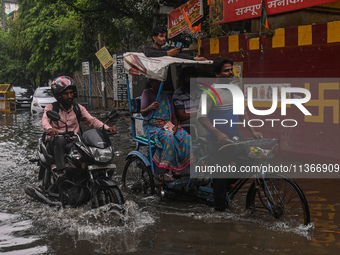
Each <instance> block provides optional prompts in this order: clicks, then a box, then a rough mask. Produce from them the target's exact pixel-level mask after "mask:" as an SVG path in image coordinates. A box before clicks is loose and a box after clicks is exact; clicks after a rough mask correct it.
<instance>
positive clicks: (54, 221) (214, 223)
mask: <svg viewBox="0 0 340 255" xmlns="http://www.w3.org/2000/svg"><path fill="white" fill-rule="evenodd" d="M109 125H115V126H117V128H118V130H119V132H120V133H119V134H118V135H115V136H113V137H112V141H113V143H114V146H115V150H116V151H121V152H122V154H123V155H120V156H119V157H115V163H116V165H117V172H116V173H115V179H116V180H117V181H118V182H120V179H121V173H122V170H123V167H124V164H125V161H124V160H125V157H126V155H127V153H128V152H129V151H131V150H133V149H134V147H135V144H134V143H133V142H132V141H131V137H130V132H131V129H130V121H129V119H128V118H125V117H123V118H119V119H117V120H115V121H113V122H111V123H109ZM41 134H42V131H41V128H40V117H39V118H35V117H32V116H30V114H29V112H19V113H18V114H17V116H16V117H15V115H7V116H6V117H5V116H3V115H0V156H1V157H0V166H1V167H0V170H1V171H0V175H1V176H0V186H1V189H0V253H4V254H85V255H86V254H224V253H228V254H237V255H239V254H287V253H292V254H298V253H300V254H324V253H331V254H332V253H333V254H335V253H336V251H337V250H338V247H339V243H340V238H339V236H338V235H337V234H336V232H337V231H340V229H339V222H340V219H339V216H338V214H337V210H339V209H340V208H339V207H340V203H338V202H334V201H337V199H338V198H337V196H335V195H336V194H337V192H334V190H336V187H338V185H337V182H336V181H337V180H333V182H332V181H330V183H328V184H327V186H329V187H333V188H330V190H328V191H326V192H320V191H319V188H322V187H323V186H322V185H320V187H319V186H316V185H315V180H312V181H308V182H302V183H301V184H300V185H301V187H302V188H303V190H305V191H306V195H307V199H310V204H311V208H312V220H313V221H314V223H315V229H314V230H313V227H312V225H311V226H308V227H301V228H297V229H292V228H289V227H288V226H287V225H285V224H284V223H278V222H275V220H273V219H272V218H270V219H268V217H267V218H266V217H263V218H260V217H251V216H249V215H248V214H246V213H244V211H243V209H242V208H237V207H232V208H230V209H228V210H227V211H226V212H223V213H216V212H214V210H213V209H212V208H210V207H208V206H207V205H206V204H199V203H197V202H192V201H191V200H188V199H184V198H183V197H182V196H181V195H180V197H178V198H181V199H167V200H165V201H160V199H159V197H157V196H156V197H151V198H145V199H139V200H136V199H135V198H132V197H129V196H128V194H124V195H125V197H126V200H127V202H126V204H125V205H124V206H125V213H124V214H120V213H118V211H119V210H117V208H116V206H115V205H107V206H105V207H102V208H98V209H95V210H91V209H90V206H83V207H81V208H66V209H59V210H58V209H57V208H50V207H48V206H47V205H45V204H40V203H39V202H36V201H33V200H32V199H31V198H29V197H28V196H27V195H26V194H25V193H24V191H23V187H24V186H25V185H26V184H30V185H32V186H38V185H39V182H38V181H37V174H38V167H37V166H36V164H33V163H30V162H29V159H32V158H35V157H36V152H35V149H36V146H37V139H38V138H39V137H40V136H41ZM313 182H314V183H313ZM319 183H320V182H319ZM338 191H339V190H338ZM315 192H319V193H315ZM332 196H333V197H332ZM325 197H327V199H328V200H327V199H326V198H325ZM320 227H321V228H322V230H324V231H326V230H327V231H333V232H332V233H330V232H327V233H326V232H320V231H319V229H320ZM312 234H313V236H312ZM323 237H324V239H322V238H323ZM332 237H333V238H332ZM318 238H319V239H318Z"/></svg>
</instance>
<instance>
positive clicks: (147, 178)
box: [122, 53, 310, 225]
mask: <svg viewBox="0 0 340 255" xmlns="http://www.w3.org/2000/svg"><path fill="white" fill-rule="evenodd" d="M187 65H194V66H195V67H196V68H197V71H198V73H199V75H202V76H204V75H205V76H207V77H209V76H210V77H211V74H212V73H213V72H212V67H211V66H212V65H211V62H210V61H203V62H202V61H201V62H197V61H192V60H185V59H179V58H173V57H160V58H147V57H145V56H144V54H142V53H125V54H124V67H125V70H126V71H127V72H126V75H127V76H128V73H129V74H132V75H137V76H143V77H145V78H150V79H156V80H159V81H161V85H160V89H159V92H158V96H157V99H156V101H157V100H158V99H159V96H160V93H161V91H162V90H164V89H165V90H172V91H174V90H175V89H176V88H177V87H176V86H177V84H176V81H177V80H176V78H177V73H178V71H179V70H180V68H181V67H183V66H187ZM127 95H128V101H129V110H130V113H131V129H132V140H133V141H134V142H136V148H135V150H133V151H131V152H130V153H129V154H128V156H127V157H126V164H125V167H124V170H123V174H122V184H123V187H122V189H123V191H126V192H128V193H130V194H131V195H134V196H136V198H138V197H139V198H140V197H148V196H153V195H154V194H156V193H158V194H159V195H160V197H161V198H163V197H165V196H166V194H167V193H168V192H172V191H177V192H183V193H186V194H191V195H194V196H195V197H197V198H199V199H202V200H203V201H205V202H207V203H208V204H212V203H213V189H212V178H211V176H212V175H211V174H210V173H209V171H207V172H203V173H202V172H196V171H193V169H195V166H199V167H206V166H207V162H208V161H209V151H208V150H207V146H206V139H205V138H204V137H198V136H197V132H195V127H192V126H190V127H189V131H190V132H189V133H190V134H191V135H192V152H193V155H194V160H195V161H194V163H193V164H191V168H190V167H187V168H186V169H184V170H182V171H181V175H180V177H179V178H178V179H177V180H175V181H171V182H169V181H165V180H164V178H163V176H164V170H162V169H160V168H158V167H157V165H156V164H155V163H154V162H153V160H152V158H153V154H154V152H155V149H156V144H155V141H154V140H152V139H151V138H150V132H149V131H148V133H146V134H141V133H140V132H138V128H136V126H137V127H138V124H136V123H138V122H139V124H140V123H141V122H147V123H148V121H149V120H150V118H152V115H151V117H150V116H149V119H147V118H146V117H142V116H141V115H140V110H141V109H140V98H138V97H134V98H133V97H132V94H131V91H130V85H129V79H127ZM278 143H279V141H278V140H273V139H260V140H259V139H256V140H255V139H254V140H245V141H238V140H237V138H236V137H235V138H234V141H232V146H225V147H224V148H223V149H224V150H225V153H228V152H230V150H233V152H234V153H235V155H237V159H235V160H236V161H237V160H241V161H242V162H247V164H249V165H254V164H264V162H266V161H268V160H271V159H272V158H273V156H274V155H275V152H276V150H277V147H278ZM244 189H245V190H246V191H245V192H244V191H242V192H241V190H244ZM241 193H242V194H241ZM244 193H245V194H244ZM236 195H237V196H236ZM236 197H237V200H240V199H243V200H245V201H244V203H245V208H246V209H248V211H250V212H251V213H256V212H265V213H268V212H269V213H271V214H272V215H273V216H274V218H275V219H280V220H283V219H284V220H286V219H289V220H290V221H291V220H293V221H294V222H295V223H296V222H298V223H299V224H300V223H303V224H305V225H307V224H308V223H309V222H310V213H309V207H308V203H307V200H306V198H305V196H304V194H303V192H302V190H301V189H300V188H299V186H298V185H297V184H296V183H295V182H294V181H293V180H291V179H289V178H287V177H285V176H282V175H275V176H274V175H269V174H266V173H264V172H263V171H262V172H261V171H259V172H257V173H249V174H246V175H244V177H242V178H239V179H238V180H237V181H236V183H234V184H233V185H232V187H231V189H230V190H229V192H228V194H227V196H226V202H227V203H228V204H231V203H232V201H234V200H236Z"/></svg>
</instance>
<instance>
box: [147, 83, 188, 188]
mask: <svg viewBox="0 0 340 255" xmlns="http://www.w3.org/2000/svg"><path fill="white" fill-rule="evenodd" d="M150 85H151V88H150V89H146V90H144V91H143V94H142V96H141V113H142V115H143V116H144V117H147V118H151V119H150V121H148V122H144V123H143V126H144V134H147V132H148V127H149V128H150V137H151V138H152V139H153V140H155V142H156V147H157V149H156V151H155V153H154V156H153V161H154V162H155V164H156V165H157V166H158V167H159V168H164V169H165V171H166V173H165V175H164V179H165V180H166V181H174V179H173V170H178V171H180V170H183V169H184V168H186V167H187V166H188V165H189V164H190V162H191V160H192V157H191V156H192V154H191V136H190V134H188V133H187V132H186V131H185V130H184V129H183V128H181V127H179V126H178V120H177V118H176V114H174V107H173V104H172V100H171V98H170V96H169V95H167V94H166V93H165V92H162V93H161V94H160V97H159V99H158V101H156V98H157V94H158V90H159V86H160V81H157V80H150ZM168 127H169V128H168Z"/></svg>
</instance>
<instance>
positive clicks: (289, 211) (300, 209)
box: [255, 175, 310, 225]
mask: <svg viewBox="0 0 340 255" xmlns="http://www.w3.org/2000/svg"><path fill="white" fill-rule="evenodd" d="M257 193H258V196H259V200H260V201H261V203H262V205H263V206H264V208H265V209H267V210H268V211H270V212H271V213H272V215H273V216H274V217H275V218H276V219H278V220H282V221H285V222H287V223H288V224H295V225H296V224H304V225H308V224H309V223H310V212H309V207H308V202H307V200H306V197H305V195H304V194H303V192H302V191H301V189H300V187H299V186H298V185H297V184H296V183H295V182H294V181H293V180H291V179H289V178H287V177H283V176H280V175H276V176H272V177H270V176H267V178H265V179H264V182H262V183H261V184H260V188H259V189H258V192H257ZM255 209H256V208H255Z"/></svg>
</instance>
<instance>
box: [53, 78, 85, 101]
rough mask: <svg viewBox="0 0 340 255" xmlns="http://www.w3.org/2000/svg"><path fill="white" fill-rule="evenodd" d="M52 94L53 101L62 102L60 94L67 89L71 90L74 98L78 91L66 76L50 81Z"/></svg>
mask: <svg viewBox="0 0 340 255" xmlns="http://www.w3.org/2000/svg"><path fill="white" fill-rule="evenodd" d="M51 88H52V93H53V96H54V97H55V99H57V100H58V101H60V100H62V93H63V92H64V91H65V90H67V89H72V90H73V93H74V98H76V97H77V95H78V91H77V87H76V85H75V84H74V82H73V80H72V79H71V78H70V77H68V76H59V77H57V78H55V79H54V80H53V81H52V85H51Z"/></svg>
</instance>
